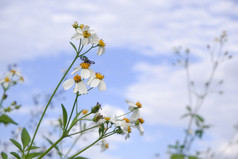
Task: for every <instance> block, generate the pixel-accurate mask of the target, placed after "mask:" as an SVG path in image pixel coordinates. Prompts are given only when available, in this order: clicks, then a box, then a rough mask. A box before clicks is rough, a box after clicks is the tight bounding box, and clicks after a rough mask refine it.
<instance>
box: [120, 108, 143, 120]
mask: <svg viewBox="0 0 238 159" xmlns="http://www.w3.org/2000/svg"><path fill="white" fill-rule="evenodd" d="M135 109H138V108H134V109H132V110H131V111H129V112H128V113H125V114H122V115H119V116H116V118H120V117H122V116H125V115H127V114H130V113H131V112H133V111H134V110H135Z"/></svg>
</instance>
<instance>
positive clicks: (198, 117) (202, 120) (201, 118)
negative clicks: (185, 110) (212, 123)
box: [196, 115, 204, 122]
mask: <svg viewBox="0 0 238 159" xmlns="http://www.w3.org/2000/svg"><path fill="white" fill-rule="evenodd" d="M196 118H197V120H199V121H201V122H204V118H203V117H201V116H200V115H196Z"/></svg>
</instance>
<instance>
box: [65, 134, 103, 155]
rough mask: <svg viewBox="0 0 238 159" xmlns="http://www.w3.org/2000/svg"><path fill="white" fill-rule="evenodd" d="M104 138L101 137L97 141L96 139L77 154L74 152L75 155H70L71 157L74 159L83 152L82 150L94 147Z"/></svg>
mask: <svg viewBox="0 0 238 159" xmlns="http://www.w3.org/2000/svg"><path fill="white" fill-rule="evenodd" d="M101 139H102V137H99V138H98V139H97V140H96V141H94V142H93V143H92V144H90V145H88V146H87V147H85V148H84V149H83V150H81V151H79V152H77V153H76V154H74V155H73V156H71V157H69V159H73V158H74V157H76V156H78V155H79V154H81V153H82V152H84V151H85V150H87V149H88V148H90V147H92V146H93V145H95V144H96V143H97V142H98V141H100V140H101Z"/></svg>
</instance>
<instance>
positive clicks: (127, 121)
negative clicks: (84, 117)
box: [93, 100, 144, 139]
mask: <svg viewBox="0 0 238 159" xmlns="http://www.w3.org/2000/svg"><path fill="white" fill-rule="evenodd" d="M126 102H127V103H128V104H129V107H128V110H129V112H128V113H126V114H123V115H120V116H115V117H113V118H111V117H107V116H106V117H105V116H103V115H102V114H100V113H96V114H95V116H94V118H93V121H94V122H96V123H99V124H107V125H108V124H109V123H110V124H111V126H112V125H114V126H115V129H114V132H115V133H117V134H122V135H125V139H127V138H129V137H130V133H131V132H132V131H131V129H132V128H137V129H138V130H139V132H140V135H141V136H142V135H143V134H144V128H143V126H142V124H143V123H144V119H143V118H142V117H141V114H140V108H141V107H142V104H141V103H140V102H137V103H133V102H131V101H129V100H126ZM129 113H132V114H131V116H130V117H129V118H127V117H126V115H127V114H129Z"/></svg>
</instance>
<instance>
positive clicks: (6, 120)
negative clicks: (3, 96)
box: [0, 114, 17, 125]
mask: <svg viewBox="0 0 238 159" xmlns="http://www.w3.org/2000/svg"><path fill="white" fill-rule="evenodd" d="M0 123H3V124H5V125H7V124H15V125H17V123H16V122H15V121H13V120H12V119H11V118H10V117H9V116H7V115H6V114H3V115H1V116H0Z"/></svg>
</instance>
